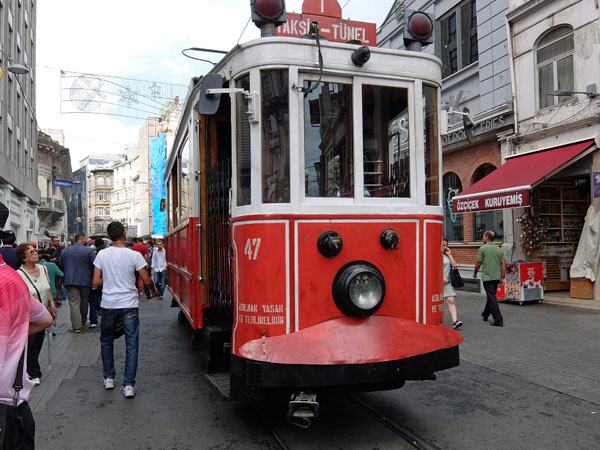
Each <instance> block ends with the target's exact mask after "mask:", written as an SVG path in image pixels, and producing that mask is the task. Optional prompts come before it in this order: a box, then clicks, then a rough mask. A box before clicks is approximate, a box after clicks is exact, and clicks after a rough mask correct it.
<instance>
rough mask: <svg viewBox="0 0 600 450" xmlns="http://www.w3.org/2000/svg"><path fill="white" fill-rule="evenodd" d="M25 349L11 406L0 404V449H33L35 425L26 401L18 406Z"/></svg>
mask: <svg viewBox="0 0 600 450" xmlns="http://www.w3.org/2000/svg"><path fill="white" fill-rule="evenodd" d="M24 360H25V349H23V353H21V359H20V360H19V366H18V368H17V373H16V375H15V381H14V383H13V388H14V390H15V395H14V397H13V404H12V405H6V404H4V403H0V449H1V450H5V449H6V450H12V449H25V448H33V436H34V434H35V431H34V430H35V428H34V427H35V425H34V422H33V420H32V416H31V410H30V408H29V405H28V404H27V401H24V402H23V403H21V404H20V405H19V392H20V391H21V389H23V366H24V365H25V361H24Z"/></svg>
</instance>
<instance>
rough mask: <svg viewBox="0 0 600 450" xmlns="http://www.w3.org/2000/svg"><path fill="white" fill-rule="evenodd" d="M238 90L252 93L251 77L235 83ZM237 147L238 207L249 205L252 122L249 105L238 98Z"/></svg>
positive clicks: (245, 77) (248, 76)
mask: <svg viewBox="0 0 600 450" xmlns="http://www.w3.org/2000/svg"><path fill="white" fill-rule="evenodd" d="M235 87H236V88H241V89H244V90H245V91H250V75H246V76H244V77H242V78H240V79H239V80H237V81H236V82H235ZM236 126H237V128H236V147H237V155H236V161H237V205H238V206H244V205H249V204H250V202H251V200H252V198H251V193H250V188H251V175H250V173H251V172H250V163H251V161H250V122H248V103H247V102H246V101H245V100H244V99H243V98H242V97H241V96H238V97H237V99H236Z"/></svg>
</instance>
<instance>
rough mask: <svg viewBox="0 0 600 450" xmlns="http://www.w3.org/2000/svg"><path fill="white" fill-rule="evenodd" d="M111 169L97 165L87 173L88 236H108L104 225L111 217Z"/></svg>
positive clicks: (112, 179) (112, 180)
mask: <svg viewBox="0 0 600 450" xmlns="http://www.w3.org/2000/svg"><path fill="white" fill-rule="evenodd" d="M113 172H114V171H113V169H112V168H109V167H98V168H96V169H92V170H90V174H89V175H88V233H87V234H88V236H90V237H108V234H107V233H106V227H107V226H108V224H109V223H110V222H112V219H111V210H110V202H111V198H112V192H113V182H114V178H113Z"/></svg>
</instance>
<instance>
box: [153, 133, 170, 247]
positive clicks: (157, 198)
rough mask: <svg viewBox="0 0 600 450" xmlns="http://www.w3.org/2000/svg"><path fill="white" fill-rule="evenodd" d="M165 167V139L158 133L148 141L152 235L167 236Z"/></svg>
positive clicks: (162, 134)
mask: <svg viewBox="0 0 600 450" xmlns="http://www.w3.org/2000/svg"><path fill="white" fill-rule="evenodd" d="M166 166H167V137H166V134H165V133H160V134H159V136H158V137H157V138H154V139H151V140H150V181H151V185H152V234H153V235H156V236H164V235H165V234H167V211H166V197H167V189H166V186H165V170H166Z"/></svg>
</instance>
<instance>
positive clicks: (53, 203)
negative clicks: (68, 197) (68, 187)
mask: <svg viewBox="0 0 600 450" xmlns="http://www.w3.org/2000/svg"><path fill="white" fill-rule="evenodd" d="M40 208H41V209H53V210H56V211H61V212H63V213H64V212H66V211H67V205H66V203H65V201H64V200H60V199H58V198H48V197H41V199H40Z"/></svg>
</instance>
